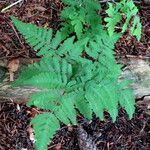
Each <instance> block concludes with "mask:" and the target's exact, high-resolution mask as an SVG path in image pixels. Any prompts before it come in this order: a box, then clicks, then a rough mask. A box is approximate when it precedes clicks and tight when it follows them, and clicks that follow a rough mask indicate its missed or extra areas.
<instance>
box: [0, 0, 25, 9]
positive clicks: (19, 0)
mask: <svg viewBox="0 0 150 150" xmlns="http://www.w3.org/2000/svg"><path fill="white" fill-rule="evenodd" d="M21 1H23V0H18V1H16V2H14V3H12V4H10V5H9V6H7V7H5V8H3V9H2V10H1V12H5V11H6V10H7V9H9V8H11V7H13V6H14V5H17V4H18V3H20V2H21Z"/></svg>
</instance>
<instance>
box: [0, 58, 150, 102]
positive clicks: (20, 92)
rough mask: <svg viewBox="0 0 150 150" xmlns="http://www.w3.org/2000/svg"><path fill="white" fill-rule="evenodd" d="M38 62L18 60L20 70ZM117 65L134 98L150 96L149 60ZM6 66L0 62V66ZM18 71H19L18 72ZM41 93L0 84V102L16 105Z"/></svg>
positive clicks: (136, 59) (4, 83) (133, 60)
mask: <svg viewBox="0 0 150 150" xmlns="http://www.w3.org/2000/svg"><path fill="white" fill-rule="evenodd" d="M36 61H39V59H23V58H22V59H20V65H19V66H20V67H19V68H20V69H21V68H23V67H24V66H27V64H30V63H33V62H36ZM118 62H119V63H122V64H124V65H125V67H124V69H123V72H122V75H121V76H120V80H122V79H130V80H132V81H133V84H132V85H131V87H132V89H133V90H134V94H135V98H138V99H139V98H142V97H146V96H149V95H150V58H137V57H128V58H121V59H118ZM2 64H3V66H6V64H5V63H2V61H0V65H1V66H2ZM20 69H19V70H20ZM38 91H41V89H38V88H34V87H28V86H24V87H16V88H12V87H11V82H9V81H8V80H7V81H6V80H5V81H3V82H2V83H0V102H4V101H13V102H16V103H24V102H26V101H27V100H28V99H29V97H30V95H31V94H32V93H35V92H38Z"/></svg>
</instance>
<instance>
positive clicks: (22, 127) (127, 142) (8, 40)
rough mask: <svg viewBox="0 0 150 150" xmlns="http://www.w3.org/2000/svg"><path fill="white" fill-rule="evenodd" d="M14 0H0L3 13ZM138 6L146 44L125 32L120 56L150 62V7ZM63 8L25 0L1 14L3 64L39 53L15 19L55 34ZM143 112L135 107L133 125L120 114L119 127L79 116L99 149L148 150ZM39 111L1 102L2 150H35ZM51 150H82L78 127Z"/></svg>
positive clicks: (149, 133)
mask: <svg viewBox="0 0 150 150" xmlns="http://www.w3.org/2000/svg"><path fill="white" fill-rule="evenodd" d="M15 1H16V0H2V1H0V10H1V9H3V8H5V7H6V6H8V5H10V4H11V3H13V2H15ZM136 4H137V5H138V7H139V8H140V11H139V15H140V17H141V22H142V26H143V28H142V39H141V41H140V42H137V41H136V39H135V38H133V37H130V36H129V34H128V33H126V34H125V35H124V36H123V37H122V38H121V39H120V40H119V41H118V43H117V44H116V54H117V56H118V57H126V56H130V57H147V58H150V5H149V4H148V3H145V2H143V1H142V0H139V1H136ZM62 8H63V5H62V3H61V2H60V1H59V0H24V1H22V2H20V3H19V4H17V5H15V6H13V7H12V8H10V9H8V10H7V11H6V12H4V13H0V24H1V25H0V60H6V61H8V60H10V59H12V58H18V57H26V58H29V59H30V58H34V57H36V53H35V52H34V51H33V50H32V49H31V48H30V47H29V46H28V45H27V44H26V43H25V41H24V39H23V37H22V36H21V35H19V34H18V32H17V31H16V30H15V28H14V26H13V25H12V23H11V21H10V16H11V15H14V16H17V17H18V18H19V19H21V20H22V21H25V22H30V23H35V24H37V25H38V26H45V27H50V28H53V29H55V30H57V29H58V28H59V26H60V19H59V14H60V11H61V9H62ZM137 101H138V100H137ZM145 109H146V108H145V107H141V106H137V109H136V113H135V114H134V117H133V119H132V120H128V118H127V115H126V112H125V111H124V110H122V109H121V110H120V112H119V116H118V118H117V121H116V122H115V123H112V122H111V119H110V117H109V115H108V114H107V113H105V121H99V120H98V119H97V118H95V117H94V118H93V120H92V121H90V122H89V121H87V120H86V119H85V118H83V117H82V116H80V115H79V116H78V121H79V123H80V125H81V126H82V128H83V130H84V131H86V133H87V134H88V137H90V138H91V139H92V141H93V143H94V144H95V145H96V146H97V149H98V150H149V149H150V116H149V114H147V113H146V110H145ZM39 111H40V110H38V109H35V108H28V107H26V106H25V105H24V104H16V103H10V102H7V103H0V150H34V146H33V145H34V144H33V141H32V137H31V136H32V130H31V129H32V128H31V127H30V120H31V118H32V117H33V116H34V115H35V114H36V113H39ZM48 149H49V150H79V149H80V145H79V131H78V127H77V126H73V127H66V126H63V125H62V128H61V129H60V130H59V131H58V132H57V134H56V136H55V137H54V138H53V140H52V142H51V144H50V145H49V148H48Z"/></svg>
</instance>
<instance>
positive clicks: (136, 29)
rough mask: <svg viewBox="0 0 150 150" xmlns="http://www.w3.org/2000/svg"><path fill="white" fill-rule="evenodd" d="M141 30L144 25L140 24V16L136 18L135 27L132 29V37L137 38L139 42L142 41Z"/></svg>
mask: <svg viewBox="0 0 150 150" xmlns="http://www.w3.org/2000/svg"><path fill="white" fill-rule="evenodd" d="M141 30H142V25H141V23H140V18H139V17H138V16H135V18H134V20H133V25H132V27H131V35H133V36H135V37H136V38H137V40H138V41H140V39H141Z"/></svg>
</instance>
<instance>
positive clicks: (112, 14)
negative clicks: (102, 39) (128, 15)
mask: <svg viewBox="0 0 150 150" xmlns="http://www.w3.org/2000/svg"><path fill="white" fill-rule="evenodd" d="M108 5H109V8H108V9H107V10H106V13H107V14H108V17H106V18H105V19H104V20H105V22H106V23H107V24H106V27H107V28H108V33H109V35H110V36H112V35H113V33H114V31H115V27H116V25H117V23H118V22H120V21H121V19H122V17H121V14H120V13H118V10H119V7H116V8H114V7H113V4H112V3H108ZM118 6H120V5H118Z"/></svg>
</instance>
